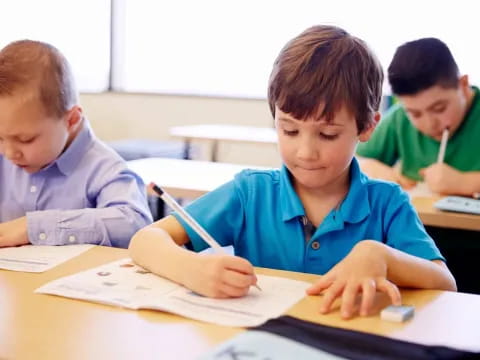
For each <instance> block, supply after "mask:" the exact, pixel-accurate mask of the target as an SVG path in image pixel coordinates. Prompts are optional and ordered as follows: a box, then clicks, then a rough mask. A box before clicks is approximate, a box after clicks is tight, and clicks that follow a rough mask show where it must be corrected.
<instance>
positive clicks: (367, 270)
mask: <svg viewBox="0 0 480 360" xmlns="http://www.w3.org/2000/svg"><path fill="white" fill-rule="evenodd" d="M387 272H388V268H387V261H386V254H385V245H383V244H381V243H378V242H376V241H368V240H364V241H362V242H359V243H358V244H357V245H355V247H354V248H353V249H352V251H351V252H350V253H349V254H348V255H347V257H345V258H344V259H343V260H342V261H341V262H339V263H338V264H337V265H335V266H334V267H333V268H332V269H331V270H330V271H329V272H327V273H326V274H325V275H324V276H323V277H322V278H321V279H320V280H319V281H318V282H317V283H316V284H314V285H312V286H311V287H310V288H308V289H307V293H308V294H309V295H318V294H319V293H321V292H322V291H324V293H323V300H322V303H321V304H320V312H321V313H322V314H326V313H328V312H329V311H330V310H331V307H332V304H333V302H334V301H335V299H336V298H338V297H341V298H342V303H341V308H340V311H341V316H342V317H343V318H344V319H348V318H350V317H352V316H353V314H354V312H355V311H354V307H355V300H356V298H357V295H358V294H359V293H360V294H361V295H362V301H361V306H360V315H361V316H367V315H368V314H369V312H370V311H371V309H372V307H373V302H374V298H375V293H376V291H377V290H378V291H381V292H384V293H386V294H387V295H388V296H389V297H390V299H391V300H392V303H393V304H394V305H400V304H401V295H400V291H399V290H398V287H397V286H396V285H395V284H393V283H391V282H390V281H388V279H387Z"/></svg>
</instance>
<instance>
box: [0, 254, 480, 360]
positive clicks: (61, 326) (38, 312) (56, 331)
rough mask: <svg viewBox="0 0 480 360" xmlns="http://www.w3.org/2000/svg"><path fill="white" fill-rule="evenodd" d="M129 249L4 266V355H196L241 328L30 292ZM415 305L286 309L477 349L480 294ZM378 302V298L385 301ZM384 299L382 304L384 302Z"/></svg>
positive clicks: (0, 307) (0, 301) (308, 301)
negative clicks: (407, 310)
mask: <svg viewBox="0 0 480 360" xmlns="http://www.w3.org/2000/svg"><path fill="white" fill-rule="evenodd" d="M127 256H128V254H127V251H126V250H124V249H114V248H106V247H100V246H98V247H95V248H93V249H92V250H89V251H87V252H86V253H84V254H82V255H80V256H79V257H76V258H74V259H72V260H70V261H68V262H67V263H64V264H62V265H60V266H58V267H56V268H54V269H52V270H50V271H47V272H45V273H41V274H32V273H21V272H12V271H6V270H0V293H1V294H2V296H1V297H0V318H1V319H2V321H1V322H0V358H2V359H22V360H23V359H160V358H161V359H194V358H195V357H196V356H198V355H199V354H201V353H203V352H205V351H207V350H208V349H210V348H212V347H213V346H215V345H216V344H218V343H220V342H222V341H225V340H227V339H229V338H231V337H232V336H234V335H235V334H237V333H239V332H241V331H243V330H242V329H240V328H229V327H222V326H217V325H212V324H205V323H201V322H197V321H193V320H189V319H186V318H182V317H179V316H175V315H172V314H167V313H162V312H159V311H150V310H141V311H133V310H125V309H122V308H117V307H112V306H107V305H101V304H95V303H89V302H86V301H80V300H73V299H67V298H62V297H57V296H52V295H44V294H34V293H33V291H34V290H35V289H36V288H38V287H40V286H41V285H43V284H45V283H46V282H48V281H51V280H54V279H57V278H59V277H61V276H66V275H70V274H73V273H75V272H78V271H81V270H86V269H88V268H91V267H94V266H99V265H101V264H104V263H107V262H110V261H114V260H117V259H120V258H123V257H127ZM257 271H258V272H259V273H263V274H271V275H276V276H286V277H289V278H294V279H300V280H306V281H313V280H315V279H317V278H318V276H315V275H309V274H299V273H291V272H284V271H275V270H268V269H257ZM402 295H403V297H404V303H407V304H414V305H415V306H416V315H415V318H414V320H413V321H410V322H407V323H405V324H397V323H390V322H386V321H381V320H380V319H379V317H378V315H375V316H371V317H368V318H356V319H353V320H349V321H344V320H341V319H340V316H339V314H338V312H337V311H336V312H333V313H332V314H329V315H320V314H318V312H317V309H318V301H319V298H318V297H313V296H311V297H306V298H305V299H303V300H302V301H300V302H299V303H298V304H297V305H295V306H294V307H293V308H292V309H291V310H290V311H289V312H288V314H290V315H292V316H296V317H299V318H302V319H309V320H311V321H316V322H318V323H322V324H326V325H332V326H337V327H342V328H347V329H355V330H361V331H366V332H370V333H375V334H383V335H389V336H392V337H396V338H401V339H407V340H408V339H410V340H414V339H415V340H416V341H421V342H424V343H429V344H444V345H450V346H458V347H462V348H467V349H479V348H480V312H479V311H478V309H479V308H480V296H476V295H469V294H459V293H450V292H440V291H420V290H418V291H402ZM380 300H381V299H380ZM383 305H384V303H383V302H382V301H379V302H378V306H379V307H381V306H383Z"/></svg>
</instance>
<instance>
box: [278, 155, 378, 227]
mask: <svg viewBox="0 0 480 360" xmlns="http://www.w3.org/2000/svg"><path fill="white" fill-rule="evenodd" d="M349 171H350V188H349V190H348V193H347V196H346V197H345V199H344V200H343V202H342V203H341V205H340V208H339V213H340V214H341V218H342V219H343V221H344V222H349V223H357V222H360V221H362V220H363V219H365V217H367V216H368V215H369V214H370V203H369V201H368V187H367V183H368V177H367V176H366V175H365V174H363V173H362V172H361V171H360V166H359V164H358V161H357V159H356V158H355V157H354V158H353V159H352V162H351V164H350V170H349ZM280 204H281V206H282V220H283V221H289V220H291V219H293V218H296V217H299V216H304V215H305V209H304V207H303V204H302V202H301V201H300V198H299V197H298V195H297V193H296V192H295V189H294V188H293V185H292V182H291V174H290V172H289V171H288V169H287V167H286V166H285V165H282V168H281V170H280Z"/></svg>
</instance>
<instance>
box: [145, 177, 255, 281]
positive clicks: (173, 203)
mask: <svg viewBox="0 0 480 360" xmlns="http://www.w3.org/2000/svg"><path fill="white" fill-rule="evenodd" d="M150 188H151V189H152V190H153V191H155V193H156V194H157V195H158V196H159V197H160V198H161V199H162V200H163V201H165V203H166V204H167V205H168V206H170V207H171V208H172V209H173V210H175V211H176V212H177V213H178V215H180V217H181V218H182V219H183V220H185V222H186V223H187V224H188V225H190V226H191V227H192V229H193V230H195V232H196V233H197V234H198V235H200V237H201V238H202V239H203V240H204V241H205V242H206V243H207V244H208V245H209V246H210V247H211V248H213V249H215V250H217V251H218V252H220V253H222V254H226V251H225V250H224V249H223V248H222V247H221V246H220V244H219V243H217V242H216V241H215V239H214V238H213V237H212V236H211V235H210V234H209V233H208V232H207V230H205V229H204V228H203V227H202V225H200V224H199V223H198V222H197V221H196V220H195V219H194V218H193V217H192V216H191V215H190V214H189V213H187V212H186V211H185V209H184V208H182V207H181V206H180V204H179V203H177V202H176V201H175V199H174V198H172V197H171V196H170V195H169V194H167V193H166V192H165V191H163V190H162V189H161V188H160V186H158V185H156V184H154V183H150ZM254 286H255V287H256V288H257V289H258V290H262V289H260V287H259V286H258V285H257V284H255V285H254Z"/></svg>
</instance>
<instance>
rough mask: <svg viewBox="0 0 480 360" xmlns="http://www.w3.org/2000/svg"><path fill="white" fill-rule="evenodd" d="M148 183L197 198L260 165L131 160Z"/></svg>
mask: <svg viewBox="0 0 480 360" xmlns="http://www.w3.org/2000/svg"><path fill="white" fill-rule="evenodd" d="M127 164H128V167H129V168H130V169H132V170H133V171H135V172H136V173H137V174H138V175H140V177H141V178H142V179H143V181H144V182H145V183H146V184H148V183H149V182H150V181H154V182H155V183H156V184H157V185H159V186H160V187H162V188H163V189H164V190H165V191H167V192H168V193H169V194H170V195H172V196H175V197H179V198H187V199H196V198H198V197H200V196H202V195H203V194H206V193H207V192H209V191H212V190H213V189H216V188H217V187H219V186H220V185H222V184H224V183H226V182H228V181H230V180H233V177H234V175H235V174H237V173H239V172H240V171H242V170H244V169H260V168H261V167H257V166H251V165H238V164H228V163H218V162H211V161H198V160H181V159H167V158H146V159H139V160H132V161H128V162H127Z"/></svg>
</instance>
